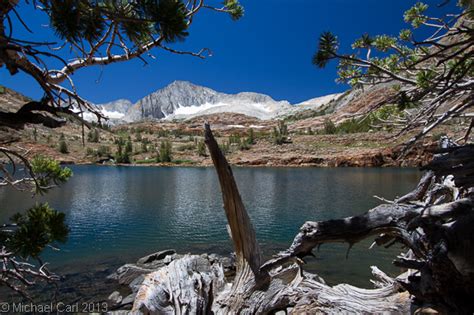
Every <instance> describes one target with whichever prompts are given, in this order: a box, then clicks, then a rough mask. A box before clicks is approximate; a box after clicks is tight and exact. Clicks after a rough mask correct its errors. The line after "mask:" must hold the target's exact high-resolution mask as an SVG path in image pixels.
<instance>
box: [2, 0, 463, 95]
mask: <svg viewBox="0 0 474 315" xmlns="http://www.w3.org/2000/svg"><path fill="white" fill-rule="evenodd" d="M215 2H218V1H215ZM241 2H242V4H243V5H244V7H245V16H244V17H243V18H242V19H241V20H239V21H237V22H234V21H232V20H231V19H230V17H228V16H227V15H223V14H219V13H216V12H209V11H207V12H202V14H200V15H199V16H197V18H196V19H195V21H194V23H193V25H192V26H191V29H190V36H189V37H188V39H187V40H186V41H185V42H184V43H179V44H177V45H175V46H174V47H175V48H179V49H189V50H193V51H198V50H199V49H200V48H202V47H208V48H210V49H212V51H213V56H212V57H210V58H207V59H206V60H200V59H197V58H194V57H191V56H181V55H173V54H170V53H167V52H164V51H158V50H155V51H154V52H153V53H154V55H155V56H156V57H157V59H156V60H152V59H149V58H146V59H147V60H148V62H149V64H148V65H147V66H143V62H142V61H140V60H133V61H129V62H125V63H119V64H113V65H109V66H106V67H104V68H103V71H101V68H100V67H93V68H89V69H82V70H80V71H79V72H77V73H76V74H75V75H74V76H73V79H74V81H75V82H76V85H77V88H78V90H79V92H80V94H81V95H82V96H83V97H85V98H86V99H88V100H90V101H92V102H95V103H102V102H107V101H112V100H114V99H118V98H127V99H130V100H131V101H133V102H135V101H137V100H138V99H140V98H141V97H143V96H145V95H147V94H149V93H151V92H153V91H155V90H157V89H159V88H162V87H164V86H165V85H167V84H169V83H171V82H172V81H174V80H187V81H191V82H193V83H195V84H199V85H204V86H207V87H210V88H212V89H215V90H217V91H220V92H226V93H237V92H242V91H252V92H260V93H265V94H268V95H270V96H272V97H273V98H274V99H277V100H289V101H290V102H291V103H297V102H301V101H304V100H306V99H309V98H313V97H316V96H321V95H326V94H330V93H335V92H341V91H344V90H346V89H347V88H348V87H347V86H346V85H342V84H336V83H335V81H334V80H335V78H336V63H335V62H332V63H331V64H330V65H329V66H328V67H327V68H326V69H324V70H320V69H317V68H315V67H314V66H312V64H311V57H312V55H313V53H314V51H315V50H316V45H317V38H318V36H319V34H320V33H322V32H324V31H327V30H329V31H331V32H333V33H335V34H336V35H337V36H338V37H339V39H340V42H341V48H342V49H343V50H346V51H348V50H349V49H350V44H351V43H352V42H353V41H354V39H356V38H358V37H359V36H360V35H361V34H363V33H366V32H367V33H369V34H371V35H375V34H381V33H386V34H392V35H396V34H398V31H399V30H400V29H401V28H406V27H407V25H406V24H405V23H404V22H403V17H402V15H403V12H404V11H405V10H406V9H408V8H409V7H410V6H412V5H413V4H414V3H415V1H411V0H363V1H362V0H358V1H356V0H241ZM425 2H426V3H428V4H429V5H430V7H431V9H430V12H435V13H436V15H438V13H440V12H446V11H447V10H448V9H449V7H448V6H446V7H443V8H442V9H438V8H435V7H436V5H437V4H440V3H442V2H443V1H442V0H438V1H432V0H429V1H425ZM453 2H455V1H451V3H450V4H449V6H450V7H451V8H452V7H453V5H454V3H453ZM30 7H31V5H30V6H29V7H25V5H23V6H22V8H21V10H20V13H21V14H22V15H23V16H24V18H25V20H26V21H27V22H28V24H29V25H30V27H31V28H34V30H35V33H34V34H33V35H31V34H27V33H25V31H24V30H22V29H21V27H20V26H19V25H17V27H16V29H15V34H16V36H17V37H20V36H24V35H25V36H27V37H28V38H33V39H35V40H42V39H51V35H50V32H48V29H47V28H46V27H45V26H44V24H46V23H47V20H44V19H42V18H41V14H40V12H38V11H34V10H31V8H30ZM41 24H43V26H40V25H41ZM38 26H39V27H38ZM20 38H21V37H20ZM0 84H3V85H5V86H8V87H11V88H13V89H15V90H18V91H20V92H22V93H24V94H26V95H28V96H31V97H34V98H39V97H41V95H42V93H41V91H40V89H39V88H38V86H37V84H36V83H35V82H34V81H33V80H32V79H30V78H29V77H27V76H26V75H24V74H18V75H15V76H14V77H11V76H10V75H9V74H8V72H7V71H6V70H5V69H4V68H0Z"/></svg>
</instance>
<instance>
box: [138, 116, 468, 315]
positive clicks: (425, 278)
mask: <svg viewBox="0 0 474 315" xmlns="http://www.w3.org/2000/svg"><path fill="white" fill-rule="evenodd" d="M205 137H206V144H207V146H208V148H209V152H210V154H211V157H212V160H213V163H214V166H215V168H216V171H217V174H218V177H219V182H220V186H221V190H222V196H223V201H224V209H225V213H226V216H227V220H228V223H229V228H230V234H231V237H232V241H233V244H234V249H235V253H236V258H237V259H236V263H237V274H236V277H235V280H234V281H233V282H232V283H225V281H224V276H223V272H222V266H220V265H219V264H217V265H216V264H212V265H211V264H209V262H207V263H206V262H205V261H203V260H202V258H200V256H185V257H184V258H182V259H180V260H177V261H174V262H172V263H171V264H170V265H168V266H166V267H164V268H162V269H160V270H159V271H157V272H154V273H152V274H149V275H148V276H147V277H146V279H145V281H144V283H143V285H142V287H141V288H140V290H139V292H138V294H137V298H136V300H135V303H134V306H133V310H134V311H142V312H145V313H157V314H163V313H165V314H194V313H197V314H210V313H211V312H213V313H215V314H237V313H241V314H272V313H275V312H277V311H281V310H283V311H285V312H286V313H302V312H306V313H321V312H323V313H334V312H356V313H374V312H385V311H388V312H408V311H410V309H411V310H412V311H413V310H414V309H416V308H418V307H426V306H429V307H432V308H435V309H437V310H440V311H444V312H456V313H472V312H473V310H474V301H473V299H472V297H473V296H474V248H473V247H474V233H472V227H473V226H474V225H473V224H474V211H473V204H474V201H473V199H472V198H473V191H472V186H473V185H474V181H473V174H474V166H473V156H474V155H473V154H474V147H472V146H468V147H462V148H451V149H445V150H444V151H443V152H440V153H439V154H438V155H437V156H436V157H435V158H434V160H433V162H432V163H431V164H430V165H429V166H428V167H427V169H429V170H430V172H428V173H427V174H426V175H425V176H424V177H423V178H422V180H421V181H420V184H419V185H418V187H417V188H416V189H415V190H414V191H413V192H411V193H409V194H407V195H405V196H403V197H401V198H399V199H398V200H396V201H394V202H392V203H388V204H383V205H380V206H378V207H376V208H374V209H372V210H369V211H368V212H367V213H365V214H362V215H359V216H354V217H348V218H344V219H340V220H329V221H320V222H306V223H305V224H304V225H303V226H302V227H301V229H300V232H299V233H298V235H296V237H295V239H294V241H293V244H292V245H291V246H290V248H289V249H288V250H286V251H284V252H281V253H279V254H278V255H276V256H274V257H273V258H272V259H271V260H269V261H267V262H265V263H263V262H262V258H261V257H262V256H261V250H260V248H259V246H258V243H257V240H256V236H255V231H254V229H253V226H252V223H251V221H250V219H249V216H248V214H247V212H246V210H245V207H244V205H243V203H242V200H241V198H240V194H239V191H238V189H237V184H236V182H235V180H234V177H233V174H232V170H231V168H230V166H229V165H228V163H227V161H226V159H225V157H224V155H223V154H222V152H221V151H220V150H219V146H218V144H217V142H216V140H215V139H214V137H213V135H212V132H211V130H210V127H209V125H207V124H206V126H205ZM448 174H449V176H447V175H448ZM371 235H377V236H378V237H377V238H376V241H375V243H376V244H377V245H386V246H390V245H392V244H394V243H395V242H399V243H402V244H403V245H404V246H405V247H406V248H407V253H406V254H404V255H401V256H399V257H398V258H397V259H396V260H395V261H394V264H395V265H397V266H400V267H402V268H405V269H406V270H407V271H406V272H405V273H404V274H402V275H400V276H399V277H397V278H396V279H392V278H390V277H388V276H387V275H385V274H384V273H383V272H381V271H380V270H378V269H377V268H375V267H374V268H373V274H374V276H375V277H376V278H377V281H376V282H374V283H375V284H376V287H377V288H375V289H371V290H368V289H360V288H356V287H354V286H350V285H347V284H340V285H337V286H334V287H330V286H328V285H326V284H325V283H324V281H323V280H322V279H321V278H319V277H318V276H317V275H313V274H309V273H306V272H304V271H303V269H302V265H303V262H302V260H301V259H300V258H302V257H304V256H306V255H309V254H311V251H312V250H313V248H314V247H316V246H319V245H320V244H323V243H328V242H347V243H349V244H350V245H352V244H354V243H356V242H358V241H360V240H362V239H364V238H367V237H369V236H371Z"/></svg>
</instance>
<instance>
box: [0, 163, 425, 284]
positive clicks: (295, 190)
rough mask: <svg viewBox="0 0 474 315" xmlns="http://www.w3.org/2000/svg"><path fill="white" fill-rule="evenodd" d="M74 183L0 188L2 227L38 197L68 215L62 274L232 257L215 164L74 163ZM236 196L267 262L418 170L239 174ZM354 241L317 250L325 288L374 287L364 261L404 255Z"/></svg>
mask: <svg viewBox="0 0 474 315" xmlns="http://www.w3.org/2000/svg"><path fill="white" fill-rule="evenodd" d="M71 168H72V169H73V172H74V176H73V178H72V179H71V180H70V181H69V182H68V183H66V184H65V185H63V186H62V187H61V188H59V189H54V190H53V191H51V192H50V193H48V194H47V195H46V196H44V197H41V198H31V197H29V196H28V195H27V194H25V193H20V192H16V191H12V190H9V189H1V190H0V207H1V212H0V222H5V221H6V220H8V218H10V217H11V216H12V215H13V214H14V213H15V212H17V211H19V210H20V209H27V208H28V207H29V206H31V205H33V204H34V203H35V202H37V201H47V202H49V203H50V205H52V206H53V207H54V208H55V209H57V210H61V211H63V212H65V213H66V218H67V223H68V225H69V227H70V234H69V239H68V241H67V243H65V244H61V245H60V248H61V251H59V252H54V251H52V250H51V251H48V250H47V251H46V252H45V253H44V255H43V258H44V260H47V261H49V262H51V265H52V266H54V268H55V269H56V270H58V271H59V272H60V271H61V270H63V271H66V270H67V271H68V272H70V271H71V270H75V271H77V272H80V271H81V268H82V269H87V268H90V266H97V265H104V264H105V265H109V266H111V267H115V266H117V265H119V264H121V263H124V262H133V261H135V260H136V259H137V258H138V257H141V256H144V255H146V254H149V253H151V252H154V251H158V250H162V249H167V248H174V249H176V250H177V251H178V252H181V253H186V252H191V253H204V252H208V253H211V252H215V253H220V254H228V253H229V252H231V251H232V247H231V243H230V241H229V237H228V234H227V231H226V219H225V214H224V210H223V209H222V199H221V194H220V190H219V184H218V181H217V176H216V174H215V171H214V169H213V168H181V167H175V168H155V167H113V166H73V167H71ZM234 174H235V176H236V179H237V183H238V186H239V189H240V191H241V194H242V199H243V201H244V203H245V205H246V207H247V210H248V212H249V214H250V217H251V219H252V221H253V223H254V225H255V227H256V230H257V237H258V240H259V242H260V243H261V246H262V248H263V251H264V255H265V256H267V257H269V256H271V255H272V254H274V253H276V252H278V251H279V250H283V249H286V248H287V247H288V246H289V245H290V244H291V241H292V240H293V237H294V236H295V235H296V233H297V232H298V229H299V227H300V226H301V225H302V224H303V223H304V222H305V221H308V220H313V221H314V220H328V219H335V218H341V217H345V216H351V215H357V214H361V213H363V212H365V211H366V210H368V209H369V208H371V207H374V206H376V205H377V204H379V203H380V202H379V201H378V200H377V199H375V198H373V196H374V195H378V196H383V197H385V198H389V199H390V198H394V197H396V196H399V195H402V194H404V193H406V192H407V191H409V190H410V189H412V188H413V187H414V186H415V185H416V183H417V182H418V179H419V177H420V173H419V172H418V171H417V170H414V169H396V168H390V169H379V168H337V169H317V168H298V169H295V168H235V169H234ZM370 243H371V242H370V241H367V242H362V243H359V244H356V245H355V246H354V247H353V249H352V250H351V252H350V254H349V258H348V259H347V260H346V258H345V253H346V249H347V244H340V245H338V244H335V245H334V244H331V245H323V246H322V247H321V249H320V251H319V253H316V256H317V258H308V265H307V269H308V270H311V271H314V272H317V273H319V274H320V275H321V276H323V277H324V278H325V279H326V280H327V281H328V282H329V283H338V282H346V283H351V284H356V285H362V286H366V287H368V286H370V283H369V276H370V270H369V266H370V265H377V266H379V267H381V268H382V270H385V271H387V272H389V273H396V272H397V270H396V269H395V268H394V267H392V266H391V264H390V262H391V260H392V259H393V258H394V257H395V255H396V254H397V253H398V252H400V249H399V248H394V249H390V250H386V249H380V248H374V249H372V250H369V249H368V246H369V245H370Z"/></svg>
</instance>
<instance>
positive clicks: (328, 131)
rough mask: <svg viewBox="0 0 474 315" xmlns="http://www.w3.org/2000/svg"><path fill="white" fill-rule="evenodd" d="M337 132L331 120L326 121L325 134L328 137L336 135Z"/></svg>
mask: <svg viewBox="0 0 474 315" xmlns="http://www.w3.org/2000/svg"><path fill="white" fill-rule="evenodd" d="M336 131H337V128H336V125H335V124H334V123H333V122H332V120H331V119H329V118H326V119H324V133H325V134H328V135H332V134H335V133H336Z"/></svg>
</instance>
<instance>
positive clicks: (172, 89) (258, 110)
mask: <svg viewBox="0 0 474 315" xmlns="http://www.w3.org/2000/svg"><path fill="white" fill-rule="evenodd" d="M289 109H291V105H290V103H288V102H287V101H275V100H273V99H272V98H271V97H270V96H268V95H264V94H258V93H250V92H244V93H239V94H225V93H220V92H216V91H214V90H212V89H210V88H206V87H202V86H198V85H195V84H192V83H190V82H185V81H175V82H173V83H171V84H170V85H168V86H166V87H165V88H163V89H160V90H158V91H156V92H154V93H151V94H150V95H148V96H146V97H144V98H142V99H141V100H139V101H138V102H137V103H135V105H133V107H132V108H130V110H129V111H128V112H127V115H126V119H127V120H129V121H137V120H141V119H146V118H155V119H175V118H176V119H183V118H191V117H196V116H200V115H207V114H215V113H224V112H232V113H239V114H244V115H248V116H252V117H257V118H259V119H271V118H274V117H276V116H277V115H279V114H280V113H282V112H284V111H286V110H289Z"/></svg>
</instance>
